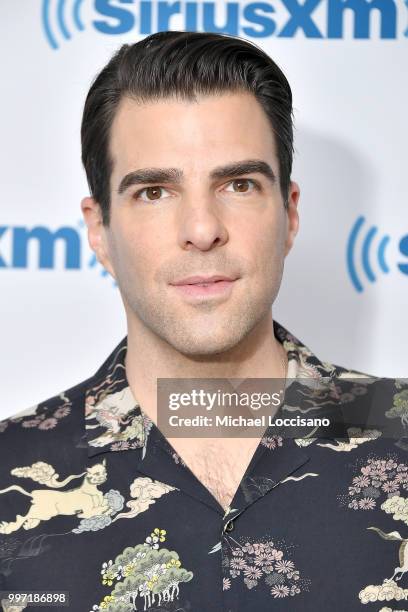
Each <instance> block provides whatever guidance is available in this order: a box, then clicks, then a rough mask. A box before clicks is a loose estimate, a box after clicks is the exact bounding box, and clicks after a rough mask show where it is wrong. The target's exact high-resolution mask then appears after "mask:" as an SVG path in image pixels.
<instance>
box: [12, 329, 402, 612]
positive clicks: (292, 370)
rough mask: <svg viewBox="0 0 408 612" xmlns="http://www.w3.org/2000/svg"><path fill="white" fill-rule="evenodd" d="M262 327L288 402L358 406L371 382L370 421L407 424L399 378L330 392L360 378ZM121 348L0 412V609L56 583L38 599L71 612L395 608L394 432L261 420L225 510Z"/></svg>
mask: <svg viewBox="0 0 408 612" xmlns="http://www.w3.org/2000/svg"><path fill="white" fill-rule="evenodd" d="M274 332H275V336H276V338H277V339H278V340H279V341H280V342H281V343H282V345H283V347H284V348H285V350H286V352H287V356H288V372H287V376H288V378H293V379H296V381H298V382H297V393H298V395H297V397H298V400H297V401H295V402H294V403H293V405H292V406H291V410H292V411H294V410H297V411H298V412H300V413H301V414H305V413H307V414H311V413H316V414H321V413H322V411H323V412H324V411H325V410H327V406H328V405H330V401H329V400H330V397H332V395H333V393H335V394H336V393H337V396H336V397H339V394H340V396H341V397H342V399H343V400H344V402H345V403H348V404H349V405H350V406H353V411H354V414H355V415H357V416H358V415H359V414H360V413H361V415H363V414H366V412H365V411H366V408H367V405H368V404H367V402H368V399H367V398H368V396H372V392H371V390H372V389H374V388H376V389H377V391H376V397H377V400H378V398H379V401H377V402H376V405H377V408H378V410H379V411H380V412H381V413H382V415H383V416H384V421H388V422H391V421H394V422H398V423H400V424H402V425H405V424H406V421H408V384H405V385H404V381H401V380H396V379H395V380H394V379H377V380H376V381H374V382H373V384H371V385H368V386H364V385H363V384H361V385H360V384H358V381H357V382H355V381H354V382H353V383H350V384H349V386H348V387H347V389H346V390H344V388H343V387H342V386H341V384H339V381H341V380H342V379H346V377H356V378H360V379H361V381H363V380H364V378H365V377H367V378H368V375H366V374H363V373H361V372H350V371H349V370H347V369H346V368H343V367H341V366H336V365H333V364H330V363H327V362H324V361H320V360H319V359H318V358H317V357H316V355H314V354H313V353H312V352H311V351H310V349H309V348H308V347H307V346H305V345H304V344H303V343H302V342H301V341H300V340H299V339H297V338H296V337H295V336H293V335H292V334H291V333H290V332H289V331H288V330H286V329H285V328H284V327H283V325H281V324H279V323H278V322H277V321H274ZM126 350H127V337H125V338H123V340H122V341H121V342H120V343H119V344H118V346H117V347H116V348H115V349H114V350H113V351H112V353H111V354H110V355H109V357H108V358H107V359H106V360H105V362H104V363H103V364H102V365H101V367H100V368H99V369H98V371H97V372H96V373H95V374H94V375H93V376H92V377H90V378H89V379H87V380H85V381H83V382H81V383H80V384H78V385H76V386H75V387H72V388H70V389H68V390H65V391H63V392H61V393H60V394H58V395H56V396H55V397H52V398H50V399H48V400H46V401H44V402H41V403H40V404H38V405H36V406H33V407H32V408H29V409H28V410H26V411H24V412H22V413H19V414H17V415H15V416H12V417H10V418H8V419H6V420H3V421H1V422H0V432H1V433H0V590H1V591H2V592H3V593H2V597H3V607H4V609H5V610H23V609H25V608H26V607H27V605H26V603H24V602H21V600H20V602H18V601H17V600H16V599H15V600H14V604H13V605H14V607H12V605H11V603H10V599H9V598H8V596H6V594H5V593H6V592H12V593H20V592H28V593H34V594H35V593H43V594H44V593H46V594H47V593H48V594H49V593H51V596H52V597H53V596H54V595H55V594H56V593H57V594H58V593H66V594H67V599H66V600H63V599H60V600H58V601H59V603H53V605H54V606H56V607H57V609H61V610H64V609H71V610H74V611H75V612H77V611H78V612H82V611H83V612H92V611H100V610H103V611H106V612H113V611H114V612H130V611H131V610H149V612H153V611H165V610H166V611H173V612H209V611H211V612H244V611H245V612H246V611H248V610H257V611H261V612H262V611H269V610H282V611H283V610H285V611H290V612H293V611H296V612H303V611H310V612H311V611H313V612H320V611H325V610H327V609H329V608H330V610H331V611H332V612H345V611H354V610H356V611H364V610H369V611H375V612H391V611H392V610H400V611H401V610H404V609H405V610H408V547H407V543H408V493H407V490H408V443H407V440H406V439H404V436H403V435H402V436H400V437H399V438H398V437H390V436H387V437H385V435H384V434H383V431H382V430H381V429H375V428H374V429H373V428H371V429H370V428H367V429H364V427H360V428H358V427H354V426H353V427H352V426H350V427H348V428H347V430H346V434H345V435H344V436H343V437H342V438H341V439H339V437H338V436H336V435H334V434H335V433H336V432H335V431H333V432H330V429H329V430H328V431H327V432H326V435H324V436H314V437H313V436H311V435H310V433H309V435H304V433H305V430H304V429H303V430H302V435H299V437H295V436H292V437H288V436H285V435H284V430H282V431H280V430H276V429H274V430H273V431H272V430H271V429H270V428H267V429H266V430H265V432H264V434H263V435H262V437H261V438H260V441H259V445H258V447H257V449H256V451H255V453H254V455H253V457H252V460H251V462H250V464H249V466H248V468H247V470H246V472H245V474H244V476H243V478H242V481H241V483H240V485H239V487H238V488H237V490H236V492H235V495H234V497H233V499H232V502H231V504H230V506H229V508H228V509H227V510H226V511H225V510H224V508H222V506H221V505H220V504H219V502H218V501H217V500H216V499H215V497H214V496H213V495H212V494H211V492H210V491H209V490H208V489H207V488H206V487H205V486H204V484H203V483H201V482H200V481H199V480H198V478H197V477H196V476H195V475H194V474H193V473H192V471H191V470H190V469H189V468H188V466H187V465H186V464H185V463H184V462H183V460H182V458H181V457H180V456H179V455H178V454H177V453H176V452H175V451H174V448H173V447H172V446H171V445H170V444H169V442H168V441H167V439H166V438H165V437H164V436H163V435H162V433H161V431H160V430H159V428H158V427H157V426H156V425H155V423H153V422H152V421H151V420H150V419H149V417H148V416H147V415H146V414H145V413H144V412H143V410H142V409H141V407H140V405H139V404H138V402H137V400H136V398H135V397H134V396H133V394H132V391H131V390H130V388H129V384H128V381H127V378H126V371H125V356H126ZM321 378H327V380H328V381H329V383H330V384H329V385H328V387H327V389H328V392H327V394H325V395H324V397H322V396H321V395H319V396H317V397H316V398H313V396H312V395H311V394H310V392H309V391H310V386H309V385H308V383H307V381H310V380H314V381H316V380H319V379H321ZM299 398H301V399H299ZM277 431H278V433H277ZM405 536H407V537H405ZM13 596H15V595H13ZM32 601H34V603H30V609H31V610H37V609H38V610H41V609H43V608H42V607H41V606H40V605H37V606H36V605H35V600H32ZM38 601H39V600H38V599H37V602H38ZM49 601H53V600H49ZM55 601H56V600H55ZM63 602H64V603H63ZM404 602H406V603H404ZM65 604H66V605H65ZM404 606H405V608H404ZM54 609H55V608H54Z"/></svg>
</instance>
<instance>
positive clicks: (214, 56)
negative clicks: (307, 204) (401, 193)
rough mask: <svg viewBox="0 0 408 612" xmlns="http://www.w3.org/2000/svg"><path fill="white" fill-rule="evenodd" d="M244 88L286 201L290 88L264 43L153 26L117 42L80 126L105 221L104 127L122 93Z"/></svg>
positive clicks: (107, 162)
mask: <svg viewBox="0 0 408 612" xmlns="http://www.w3.org/2000/svg"><path fill="white" fill-rule="evenodd" d="M243 91H246V92H250V93H252V94H253V95H254V96H255V97H256V99H257V100H258V102H259V103H260V104H261V106H262V108H263V110H264V111H265V113H266V115H267V116H268V119H269V121H270V125H271V128H272V132H271V136H272V134H274V135H275V142H276V148H277V156H278V162H279V184H280V190H281V194H282V196H283V200H284V205H285V207H287V206H288V192H289V186H290V177H291V172H292V160H293V152H294V149H293V109H292V92H291V89H290V85H289V83H288V81H287V79H286V77H285V75H284V74H283V72H282V70H281V69H280V68H279V66H278V65H277V64H276V63H275V62H274V61H273V60H272V59H271V58H270V57H269V56H268V55H267V54H266V53H265V52H264V51H263V50H262V49H260V48H259V47H258V46H257V45H255V44H253V43H252V42H249V41H247V40H245V39H242V38H238V37H234V36H230V35H227V34H217V33H211V32H188V31H187V32H186V31H165V32H157V33H155V34H151V35H150V36H147V37H146V38H144V39H143V40H141V41H139V42H137V43H134V44H132V45H128V44H124V45H123V46H122V47H120V49H119V50H118V51H117V52H116V53H115V54H114V55H113V56H112V58H111V59H110V61H109V62H108V63H107V64H106V66H105V67H104V68H103V69H102V70H101V72H100V73H99V74H98V75H97V76H96V77H95V79H94V81H93V82H92V84H91V87H90V89H89V92H88V95H87V97H86V101H85V105H84V111H83V116H82V124H81V146H82V163H83V165H84V168H85V172H86V177H87V181H88V186H89V189H90V193H91V195H92V197H93V198H94V199H95V200H96V202H98V204H99V206H100V208H101V211H102V219H103V224H104V225H109V221H110V178H111V174H112V169H113V162H112V159H111V156H110V150H109V140H110V131H111V126H112V123H113V120H114V117H115V113H116V111H117V108H118V105H119V102H120V101H121V99H122V98H123V97H124V96H126V97H130V98H131V99H134V100H135V101H137V102H140V103H143V102H149V101H156V100H160V99H166V98H170V97H176V98H179V99H182V100H190V101H195V100H196V96H197V95H206V94H209V95H211V94H218V93H219V94H221V93H225V92H243Z"/></svg>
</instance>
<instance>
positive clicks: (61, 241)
mask: <svg viewBox="0 0 408 612" xmlns="http://www.w3.org/2000/svg"><path fill="white" fill-rule="evenodd" d="M84 226H85V224H84V221H83V220H82V219H81V220H80V221H79V223H78V227H79V230H77V229H76V228H75V227H68V226H64V227H60V228H58V229H57V230H54V231H53V230H51V229H50V228H48V227H46V226H43V225H37V226H35V227H32V228H27V227H24V226H16V227H10V226H7V225H5V226H0V241H1V243H6V242H7V246H8V248H7V251H8V256H6V255H5V254H4V250H5V249H4V247H2V246H1V244H0V247H1V248H0V271H1V269H4V268H7V269H10V268H13V269H33V268H37V269H42V270H54V269H57V268H58V269H60V268H62V269H65V270H80V269H82V268H84V267H88V268H95V269H99V268H101V270H100V274H101V276H103V277H105V276H109V273H108V271H107V270H105V268H103V267H102V266H100V264H99V263H98V260H97V259H96V256H95V254H94V253H92V252H91V251H90V249H89V247H88V243H87V241H86V240H85V235H84V234H83V232H82V230H83V229H84ZM84 240H85V242H84V244H85V253H84V256H83V249H82V243H83V241H84ZM84 258H85V260H86V261H85V262H83V260H84ZM114 285H115V286H116V283H115V282H114Z"/></svg>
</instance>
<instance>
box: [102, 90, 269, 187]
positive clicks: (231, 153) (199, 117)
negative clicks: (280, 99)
mask: <svg viewBox="0 0 408 612" xmlns="http://www.w3.org/2000/svg"><path fill="white" fill-rule="evenodd" d="M109 148H110V154H111V157H112V160H113V173H112V179H113V180H116V182H118V180H120V177H121V176H122V175H123V174H125V173H126V172H129V171H131V170H134V169H136V168H140V167H152V166H160V167H166V166H168V167H169V166H172V167H174V166H178V167H180V168H183V169H184V171H185V172H186V173H188V171H189V169H190V170H195V171H200V172H201V171H202V172H203V173H204V172H206V171H207V170H209V169H210V168H211V167H213V166H216V165H219V164H223V163H225V162H232V161H235V160H239V159H245V158H263V159H265V160H268V161H269V162H270V163H271V165H273V166H274V167H275V169H276V171H277V154H276V143H275V138H274V134H273V130H272V127H271V124H270V121H269V118H268V116H267V115H266V113H265V111H264V109H263V108H262V106H261V105H260V103H259V102H258V101H257V99H256V98H255V96H254V95H252V94H251V93H249V92H237V93H235V92H234V93H231V92H228V93H223V94H217V95H209V96H199V97H198V98H197V101H184V100H177V99H175V98H166V99H163V100H158V101H152V102H147V103H143V104H139V103H137V102H136V101H135V100H132V99H131V98H129V97H123V98H122V99H121V101H120V103H119V105H118V108H117V111H116V114H115V117H114V120H113V123H112V128H111V133H110V145H109Z"/></svg>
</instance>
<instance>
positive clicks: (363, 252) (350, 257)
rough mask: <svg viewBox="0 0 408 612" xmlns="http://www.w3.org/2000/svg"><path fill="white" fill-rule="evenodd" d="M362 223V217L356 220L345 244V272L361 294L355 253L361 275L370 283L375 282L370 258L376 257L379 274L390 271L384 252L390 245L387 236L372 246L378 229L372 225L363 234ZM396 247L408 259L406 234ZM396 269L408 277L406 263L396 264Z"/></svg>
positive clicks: (407, 263)
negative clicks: (359, 241) (359, 244)
mask: <svg viewBox="0 0 408 612" xmlns="http://www.w3.org/2000/svg"><path fill="white" fill-rule="evenodd" d="M364 221H365V218H364V217H359V218H358V219H357V221H356V222H355V223H354V225H353V227H352V229H351V232H350V236H349V239H348V242H347V254H346V259H347V271H348V274H349V276H350V280H351V282H352V284H353V286H354V288H355V289H356V291H358V292H362V291H363V290H364V288H363V285H362V282H361V280H360V277H359V275H358V273H357V267H356V260H357V251H358V256H359V262H360V267H361V271H362V275H363V276H364V277H366V278H367V279H368V280H369V281H370V282H371V283H374V282H375V281H376V280H377V277H376V275H375V273H374V271H373V268H372V265H371V262H370V256H371V259H373V258H374V257H376V259H377V263H378V267H379V269H380V272H383V273H384V274H388V273H389V271H390V267H389V265H388V263H387V260H386V250H387V247H388V245H389V243H390V237H389V236H387V235H383V236H381V237H380V238H379V240H378V242H377V243H376V244H375V245H374V242H373V241H374V238H375V237H376V235H377V232H378V227H377V226H375V225H372V226H371V227H370V228H369V229H368V230H367V232H364V230H363V225H364ZM358 240H361V246H360V247H359V248H357V242H358ZM398 247H399V251H400V253H401V255H403V256H405V257H408V234H406V235H405V236H403V237H402V238H401V239H400V241H399V244H398ZM397 268H398V269H399V271H400V272H402V273H403V274H406V275H408V261H407V262H405V263H397Z"/></svg>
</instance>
